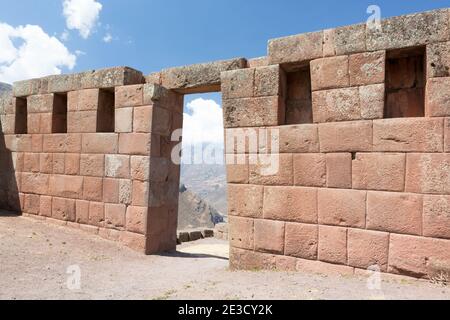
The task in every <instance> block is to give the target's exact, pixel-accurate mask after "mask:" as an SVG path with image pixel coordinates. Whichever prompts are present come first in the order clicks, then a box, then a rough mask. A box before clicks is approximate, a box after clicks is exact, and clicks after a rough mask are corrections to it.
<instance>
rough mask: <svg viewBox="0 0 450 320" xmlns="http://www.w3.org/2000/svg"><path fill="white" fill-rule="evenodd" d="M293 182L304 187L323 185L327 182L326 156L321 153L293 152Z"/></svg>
mask: <svg viewBox="0 0 450 320" xmlns="http://www.w3.org/2000/svg"><path fill="white" fill-rule="evenodd" d="M293 162H294V184H295V185H296V186H304V187H325V186H326V182H327V177H326V176H327V167H326V156H325V154H323V153H304V154H295V155H294V158H293Z"/></svg>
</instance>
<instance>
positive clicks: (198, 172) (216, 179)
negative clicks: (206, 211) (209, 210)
mask: <svg viewBox="0 0 450 320" xmlns="http://www.w3.org/2000/svg"><path fill="white" fill-rule="evenodd" d="M181 183H182V184H184V185H186V187H187V188H188V189H189V190H190V191H192V192H194V193H196V194H197V195H198V196H199V197H200V198H201V199H204V200H205V201H207V202H208V203H209V204H211V206H213V207H214V208H215V209H217V211H219V213H220V214H222V215H223V216H226V215H227V178H226V169H225V165H182V166H181Z"/></svg>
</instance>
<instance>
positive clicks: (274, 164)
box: [249, 154, 293, 186]
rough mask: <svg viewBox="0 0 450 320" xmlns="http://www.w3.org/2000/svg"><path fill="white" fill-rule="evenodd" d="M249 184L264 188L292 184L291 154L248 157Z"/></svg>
mask: <svg viewBox="0 0 450 320" xmlns="http://www.w3.org/2000/svg"><path fill="white" fill-rule="evenodd" d="M249 158H250V160H251V162H250V166H249V168H250V172H249V182H250V183H253V184H262V185H266V186H291V185H292V184H293V165H292V154H259V155H250V157H249Z"/></svg>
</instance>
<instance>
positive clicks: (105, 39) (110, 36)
mask: <svg viewBox="0 0 450 320" xmlns="http://www.w3.org/2000/svg"><path fill="white" fill-rule="evenodd" d="M112 40H113V37H112V35H111V34H110V33H107V34H106V35H105V36H104V37H103V42H106V43H110V42H111V41H112Z"/></svg>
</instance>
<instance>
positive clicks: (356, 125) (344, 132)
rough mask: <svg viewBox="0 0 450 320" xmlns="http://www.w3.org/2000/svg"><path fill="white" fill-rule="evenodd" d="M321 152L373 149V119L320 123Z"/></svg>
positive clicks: (368, 150)
mask: <svg viewBox="0 0 450 320" xmlns="http://www.w3.org/2000/svg"><path fill="white" fill-rule="evenodd" d="M319 141H320V151H321V152H327V153H328V152H358V151H360V152H365V151H367V152H370V151H372V121H355V122H340V123H321V124H319Z"/></svg>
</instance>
